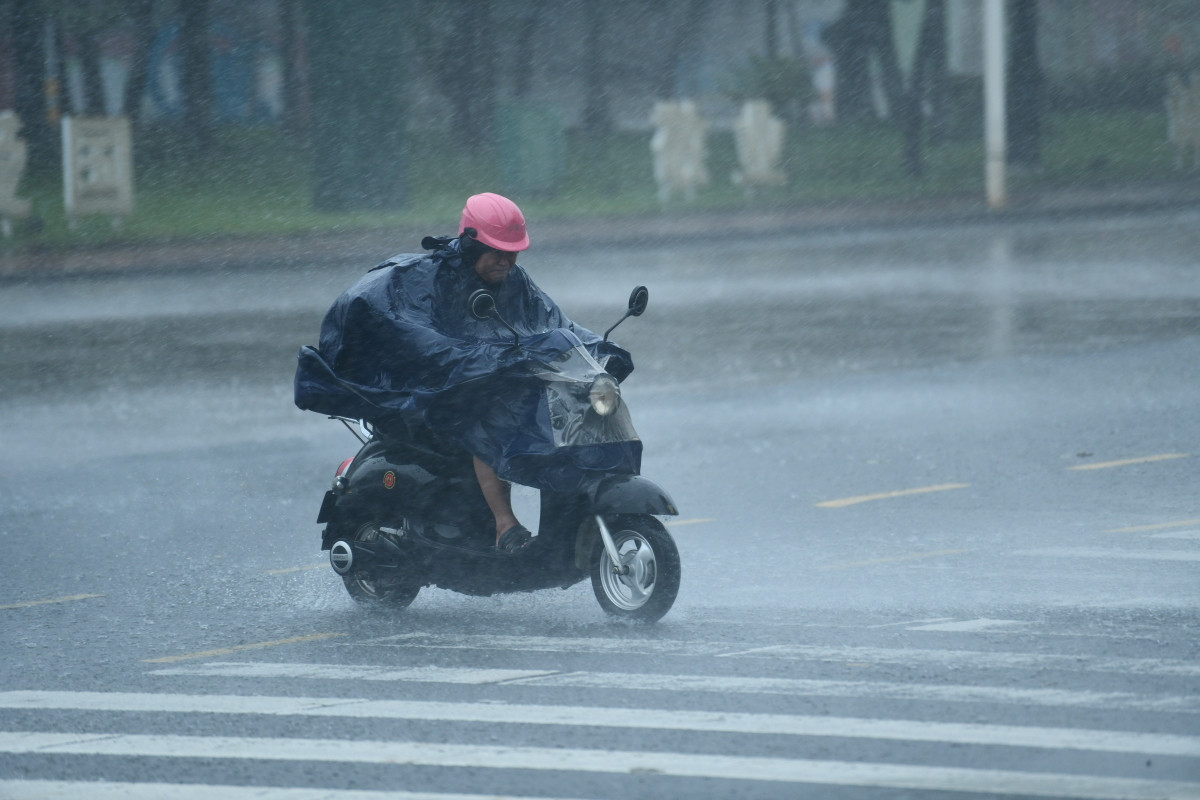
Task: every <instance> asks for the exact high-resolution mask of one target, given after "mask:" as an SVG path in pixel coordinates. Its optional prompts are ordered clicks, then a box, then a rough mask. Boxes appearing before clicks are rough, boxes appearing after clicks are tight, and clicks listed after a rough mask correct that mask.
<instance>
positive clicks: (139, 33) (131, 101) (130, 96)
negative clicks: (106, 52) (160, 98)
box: [125, 0, 154, 124]
mask: <svg viewBox="0 0 1200 800" xmlns="http://www.w3.org/2000/svg"><path fill="white" fill-rule="evenodd" d="M131 5H132V8H131V12H132V17H133V48H134V49H133V58H132V59H131V61H130V64H129V84H128V86H127V88H126V89H125V113H126V114H127V115H128V116H129V119H130V121H131V122H133V123H135V124H136V123H137V122H138V121H139V120H140V119H141V117H142V102H143V99H144V98H145V96H146V83H147V80H148V78H149V75H150V47H151V46H152V45H153V44H154V0H133V2H132V4H131Z"/></svg>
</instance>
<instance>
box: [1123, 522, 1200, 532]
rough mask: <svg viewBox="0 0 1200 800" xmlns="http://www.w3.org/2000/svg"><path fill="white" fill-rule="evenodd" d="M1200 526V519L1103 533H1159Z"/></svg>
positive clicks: (1134, 526)
mask: <svg viewBox="0 0 1200 800" xmlns="http://www.w3.org/2000/svg"><path fill="white" fill-rule="evenodd" d="M1193 525H1200V519H1177V520H1175V521H1174V522H1156V523H1154V524H1153V525H1132V526H1130V527H1127V528H1109V529H1108V530H1106V531H1103V533H1142V532H1143V531H1158V530H1162V529H1164V528H1190V527H1191V526H1193Z"/></svg>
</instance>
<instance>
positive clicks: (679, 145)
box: [650, 100, 708, 205]
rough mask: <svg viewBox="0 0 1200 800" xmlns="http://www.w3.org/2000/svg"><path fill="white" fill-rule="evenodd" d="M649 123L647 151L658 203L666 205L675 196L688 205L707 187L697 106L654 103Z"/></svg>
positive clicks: (702, 137) (701, 122) (703, 149)
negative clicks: (650, 154) (652, 128)
mask: <svg viewBox="0 0 1200 800" xmlns="http://www.w3.org/2000/svg"><path fill="white" fill-rule="evenodd" d="M650 121H651V123H653V125H654V126H655V131H654V136H653V137H652V138H651V139H650V150H651V152H653V154H654V180H655V182H656V183H657V184H658V199H659V200H660V201H661V202H662V203H663V204H664V205H665V204H666V203H668V202H670V200H671V197H672V195H674V194H676V193H678V194H681V195H683V198H684V199H685V200H687V201H688V202H690V201H692V200H694V199H695V197H696V190H697V189H698V188H700V187H701V186H704V185H705V184H707V183H708V169H707V168H706V167H705V165H704V159H705V124H704V120H702V119H700V114H699V112H698V111H697V110H696V104H695V103H693V102H692V101H690V100H682V101H680V102H678V103H672V102H658V103H655V104H654V112H653V113H652V114H651V116H650Z"/></svg>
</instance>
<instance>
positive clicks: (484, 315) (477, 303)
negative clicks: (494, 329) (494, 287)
mask: <svg viewBox="0 0 1200 800" xmlns="http://www.w3.org/2000/svg"><path fill="white" fill-rule="evenodd" d="M467 309H468V310H469V311H470V312H471V316H472V317H474V318H475V319H492V318H493V317H495V316H496V313H497V312H496V298H495V297H492V293H491V292H489V291H488V290H487V289H476V290H475V291H473V292H471V296H470V297H468V298H467Z"/></svg>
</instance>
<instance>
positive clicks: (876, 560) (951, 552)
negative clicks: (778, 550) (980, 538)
mask: <svg viewBox="0 0 1200 800" xmlns="http://www.w3.org/2000/svg"><path fill="white" fill-rule="evenodd" d="M969 552H970V551H969V550H934V551H933V552H931V553H910V554H908V555H906V556H889V557H888V558H873V559H871V560H870V561H846V562H844V563H842V564H830V565H829V566H827V567H821V569H848V568H850V567H870V566H873V565H875V564H894V563H896V562H897V561H915V560H916V559H918V558H935V557H937V556H956V555H959V554H960V553H969Z"/></svg>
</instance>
